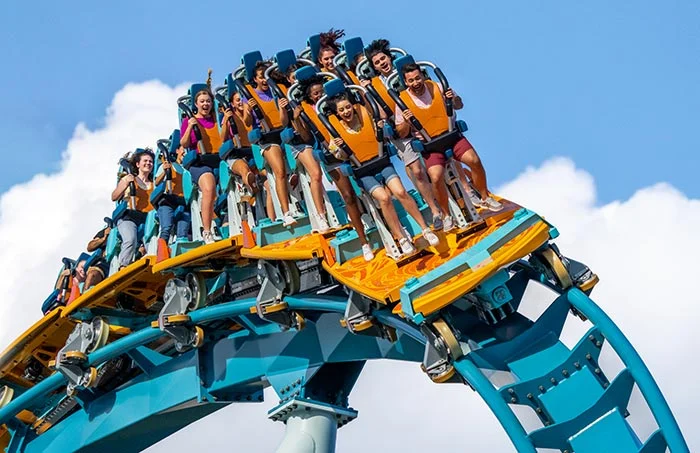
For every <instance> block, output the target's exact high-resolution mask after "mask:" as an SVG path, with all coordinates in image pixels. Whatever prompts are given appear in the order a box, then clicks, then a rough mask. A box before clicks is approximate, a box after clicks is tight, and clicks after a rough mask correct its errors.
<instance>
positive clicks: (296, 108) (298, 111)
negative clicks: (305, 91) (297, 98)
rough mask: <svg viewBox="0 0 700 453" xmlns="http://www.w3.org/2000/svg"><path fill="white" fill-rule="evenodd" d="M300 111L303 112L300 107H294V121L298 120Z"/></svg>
mask: <svg viewBox="0 0 700 453" xmlns="http://www.w3.org/2000/svg"><path fill="white" fill-rule="evenodd" d="M302 110H303V109H302V108H301V106H300V105H297V106H296V107H294V119H295V120H296V119H299V117H300V116H301V112H302Z"/></svg>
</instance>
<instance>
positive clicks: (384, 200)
mask: <svg viewBox="0 0 700 453" xmlns="http://www.w3.org/2000/svg"><path fill="white" fill-rule="evenodd" d="M372 197H373V198H374V199H375V200H377V201H378V202H379V204H380V205H382V206H385V205H386V204H388V203H389V201H390V200H391V197H390V196H389V194H388V193H386V191H384V190H382V189H376V190H374V191H373V192H372Z"/></svg>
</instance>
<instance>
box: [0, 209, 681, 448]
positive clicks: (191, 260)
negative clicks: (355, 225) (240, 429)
mask: <svg viewBox="0 0 700 453" xmlns="http://www.w3.org/2000/svg"><path fill="white" fill-rule="evenodd" d="M505 211H506V212H505V213H502V214H499V215H498V216H494V217H493V218H492V219H491V221H490V222H487V225H486V228H484V229H481V230H478V231H477V230H471V231H462V232H458V233H457V234H450V235H447V236H449V237H446V236H444V235H443V236H441V241H442V242H443V243H445V244H447V245H446V246H445V248H444V249H441V250H437V249H432V248H430V247H426V246H425V245H424V246H423V247H421V249H422V250H421V251H420V252H418V253H417V254H416V256H415V257H413V258H411V259H408V260H406V261H404V262H399V263H395V262H393V261H391V260H389V259H385V258H386V257H383V256H381V254H382V253H383V252H380V256H378V257H377V260H378V261H377V262H375V263H373V264H365V263H364V261H363V260H362V258H361V257H359V258H354V259H349V260H346V261H345V262H343V263H339V262H338V261H337V260H336V255H335V253H334V252H333V250H332V246H331V245H330V244H331V243H332V242H333V239H334V238H336V237H337V236H338V235H342V234H343V231H344V230H342V229H341V230H336V231H333V232H331V233H328V234H326V235H320V234H304V235H300V236H298V237H295V238H293V239H291V240H289V241H286V242H285V243H283V244H279V243H277V244H270V245H263V246H261V245H259V244H256V243H254V242H253V241H254V240H255V238H251V237H244V236H238V237H234V238H231V239H226V240H222V241H219V242H217V243H215V244H210V245H206V246H201V247H198V248H195V249H192V250H189V251H185V252H184V253H182V254H180V255H177V256H175V257H173V258H169V259H167V260H164V261H161V262H156V258H155V257H151V256H149V257H145V258H143V259H141V260H140V261H138V262H136V263H134V264H132V265H131V266H129V267H127V268H125V269H123V270H122V271H120V272H119V273H117V274H115V275H112V276H111V277H109V278H108V279H106V280H105V281H103V282H101V283H100V284H99V285H97V286H96V287H94V288H92V289H91V290H89V291H87V292H86V293H85V294H83V295H82V296H80V297H79V298H78V299H77V300H76V301H75V302H73V303H72V304H71V305H69V306H67V307H59V308H56V309H55V310H53V311H52V312H50V313H48V314H47V315H46V316H45V317H44V318H43V319H42V320H40V321H39V322H37V324H35V325H34V326H32V327H31V328H30V329H29V330H27V332H25V334H24V335H22V336H21V337H20V338H18V339H17V341H15V342H14V343H13V344H12V345H10V347H9V348H7V349H6V351H5V352H4V353H3V354H2V356H0V383H1V384H3V385H4V386H5V387H3V390H1V391H0V393H1V394H0V425H1V426H2V428H1V429H0V446H2V447H4V449H5V451H6V452H8V453H14V452H27V453H30V452H52V451H56V452H68V451H78V450H79V451H82V452H90V451H95V452H97V451H136V450H141V449H143V448H146V447H148V446H150V445H152V444H154V443H156V442H158V441H159V440H161V439H163V438H165V437H167V436H169V435H170V434H172V433H174V432H175V431H177V430H179V429H181V428H183V427H185V426H187V425H188V424H190V423H192V422H193V421H196V420H198V419H200V418H202V417H205V416H207V415H208V414H210V413H213V412H215V411H217V410H218V409H221V408H223V407H225V406H226V405H228V404H232V403H243V402H262V401H263V390H264V388H266V387H268V386H271V387H272V388H273V389H274V390H275V392H276V393H277V395H278V397H279V402H278V404H277V405H276V406H275V407H272V408H271V409H270V411H269V417H270V418H271V419H272V420H275V421H281V422H284V423H286V425H287V428H286V435H285V438H284V440H283V441H282V444H281V446H280V447H279V450H278V451H280V452H331V451H334V448H335V436H336V430H337V429H338V428H339V427H342V426H343V425H345V424H347V423H348V422H350V421H352V420H353V419H354V418H355V417H357V415H358V413H357V411H355V410H354V409H352V408H350V407H349V404H348V399H349V395H350V392H351V390H352V387H353V385H354V383H355V382H356V380H357V378H358V376H359V375H360V373H361V371H362V368H363V366H364V364H365V362H366V361H367V360H372V359H394V360H403V361H410V362H416V363H420V364H421V365H420V368H421V369H422V370H423V371H424V372H425V373H426V375H427V376H426V377H428V378H430V379H432V381H433V382H435V383H436V384H449V383H452V384H453V385H463V386H464V387H465V390H469V388H471V390H473V391H475V392H477V393H478V394H479V395H480V396H481V398H482V399H483V400H484V402H485V403H486V404H487V405H488V407H489V408H490V409H491V411H493V413H494V414H495V415H496V417H497V418H498V420H499V422H500V424H501V426H502V427H503V430H504V431H505V433H506V435H507V436H508V437H509V438H510V440H511V441H512V443H513V445H514V447H515V448H516V450H517V451H519V452H535V451H537V449H555V450H560V451H563V452H577V453H592V452H595V453H600V452H621V453H626V452H641V453H652V452H662V451H666V449H667V448H668V449H670V451H672V452H673V453H676V452H687V451H689V449H688V447H687V445H686V443H685V440H684V439H683V436H682V434H681V431H680V428H679V426H678V424H677V423H676V421H675V419H674V416H673V414H672V412H671V410H670V408H669V406H668V404H667V403H666V401H665V399H664V397H663V395H662V393H661V391H660V389H659V388H658V386H657V385H656V383H655V381H654V379H653V378H652V376H651V374H650V372H649V370H648V368H647V367H646V366H645V364H644V362H643V361H642V359H641V358H640V356H639V355H638V354H637V353H636V351H635V350H634V348H633V347H632V345H631V344H630V343H629V341H628V340H627V339H626V338H625V336H624V335H623V334H622V332H621V331H620V330H619V329H618V327H617V326H616V325H615V324H614V323H613V321H612V320H611V319H610V318H609V317H608V316H607V315H606V314H605V313H604V312H603V311H602V310H601V308H600V307H599V306H598V305H596V304H595V303H594V302H593V301H592V300H591V299H590V298H589V296H588V294H590V292H591V290H592V289H593V287H594V286H595V283H596V282H597V277H596V276H595V275H594V274H592V273H587V274H586V275H584V276H582V275H581V274H580V273H577V272H576V270H575V269H574V264H573V263H575V261H573V260H568V259H566V258H564V257H563V256H562V255H560V253H559V252H558V250H557V248H556V246H554V245H553V244H552V242H551V240H552V239H554V238H556V236H557V234H558V233H557V232H556V230H555V229H554V228H553V227H552V226H551V225H549V224H548V223H546V222H544V221H543V220H542V219H541V218H540V217H539V216H537V215H536V214H534V213H532V212H531V211H528V210H526V209H522V208H520V207H518V206H516V205H514V204H512V203H511V204H510V205H509V207H508V208H507V209H506V210H505ZM368 266H369V267H368ZM371 266H374V267H371ZM392 266H393V267H392ZM383 272H384V273H385V274H387V275H384V273H383ZM390 277H391V278H390ZM397 281H398V284H397V283H396V282H397ZM381 285H385V288H386V290H385V291H384V292H383V293H382V292H381V291H380V292H377V291H378V290H377V288H381V287H382V286H381ZM530 285H535V286H539V287H544V288H547V289H548V290H551V291H552V292H553V294H554V295H555V297H553V301H548V302H547V304H548V306H547V308H546V309H545V310H544V311H543V312H542V313H541V314H540V315H539V316H537V317H536V318H535V319H530V318H528V317H527V316H525V315H524V314H523V313H522V310H521V308H522V306H524V304H525V303H526V302H525V301H524V298H523V295H524V294H525V291H526V288H527V287H528V286H530ZM567 322H576V323H585V325H586V328H587V330H586V332H585V334H584V335H582V336H580V338H579V340H578V341H577V342H576V343H575V345H574V346H573V347H567V346H566V345H565V344H564V342H563V341H562V332H563V329H564V324H565V323H567ZM584 330H585V329H584ZM606 343H607V345H608V346H609V347H610V348H611V350H613V351H614V352H615V353H616V354H617V356H619V358H620V360H621V361H622V363H623V364H624V368H623V369H622V371H620V372H619V373H618V374H617V375H616V376H610V375H608V374H607V373H606V370H605V369H603V365H602V364H601V362H600V360H599V359H600V355H601V350H602V349H603V347H604V345H605V344H606ZM416 368H417V369H418V367H416ZM497 372H500V373H498V374H500V375H507V376H508V377H509V379H508V380H507V381H508V383H506V384H503V383H496V382H495V380H494V379H493V376H494V374H496V373H497ZM634 386H636V387H637V388H638V389H639V390H640V392H641V395H642V397H643V399H644V401H645V403H646V406H647V408H648V410H649V411H650V412H651V414H652V415H653V418H654V420H655V421H656V423H657V425H658V429H657V430H655V431H654V432H653V433H652V434H651V435H650V436H649V437H647V438H645V439H641V438H640V437H639V436H638V434H637V433H636V432H635V430H634V428H633V427H632V426H631V425H630V424H629V423H628V416H629V407H628V405H629V401H630V398H631V394H632V390H633V388H634ZM518 405H522V406H526V407H529V408H530V409H531V411H530V415H533V414H534V416H536V417H537V419H538V425H539V427H537V428H535V429H531V430H528V429H526V428H525V427H524V425H523V423H522V420H521V419H520V418H519V417H518V416H517V415H516V412H514V410H513V407H514V406H518Z"/></svg>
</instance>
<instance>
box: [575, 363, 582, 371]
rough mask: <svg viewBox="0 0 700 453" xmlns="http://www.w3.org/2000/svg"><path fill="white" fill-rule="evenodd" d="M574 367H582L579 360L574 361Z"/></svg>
mask: <svg viewBox="0 0 700 453" xmlns="http://www.w3.org/2000/svg"><path fill="white" fill-rule="evenodd" d="M574 368H576V369H577V370H578V369H579V368H581V364H580V363H578V362H574Z"/></svg>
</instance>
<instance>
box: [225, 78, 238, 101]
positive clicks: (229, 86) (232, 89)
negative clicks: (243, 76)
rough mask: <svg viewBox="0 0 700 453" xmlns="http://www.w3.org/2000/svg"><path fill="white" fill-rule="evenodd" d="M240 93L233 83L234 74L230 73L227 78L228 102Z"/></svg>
mask: <svg viewBox="0 0 700 453" xmlns="http://www.w3.org/2000/svg"><path fill="white" fill-rule="evenodd" d="M236 91H238V90H237V89H236V84H235V83H234V82H233V74H231V73H230V72H229V74H228V76H226V100H228V101H230V100H231V96H233V94H234V93H235V92H236Z"/></svg>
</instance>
